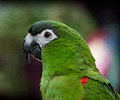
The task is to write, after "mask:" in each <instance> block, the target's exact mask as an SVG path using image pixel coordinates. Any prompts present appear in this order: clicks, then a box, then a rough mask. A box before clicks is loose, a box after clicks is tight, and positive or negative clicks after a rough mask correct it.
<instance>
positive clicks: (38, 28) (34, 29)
mask: <svg viewBox="0 0 120 100" xmlns="http://www.w3.org/2000/svg"><path fill="white" fill-rule="evenodd" d="M52 22H53V21H50V20H45V21H44V20H43V21H39V22H36V23H34V24H33V25H32V26H31V27H30V28H29V30H28V33H31V34H32V35H37V34H40V33H41V32H42V31H43V30H45V29H51V24H52Z"/></svg>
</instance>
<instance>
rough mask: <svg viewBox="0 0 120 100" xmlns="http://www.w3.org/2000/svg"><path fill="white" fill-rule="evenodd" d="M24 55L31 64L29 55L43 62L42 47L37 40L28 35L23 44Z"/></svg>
mask: <svg viewBox="0 0 120 100" xmlns="http://www.w3.org/2000/svg"><path fill="white" fill-rule="evenodd" d="M22 50H23V54H24V56H25V58H26V60H27V61H28V62H30V58H29V54H30V55H32V56H33V57H35V58H36V59H38V60H41V47H40V46H39V44H38V43H37V42H36V40H35V38H34V37H33V36H31V35H30V33H28V35H27V36H26V37H25V39H24V42H23V48H22Z"/></svg>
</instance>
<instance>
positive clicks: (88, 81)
mask: <svg viewBox="0 0 120 100" xmlns="http://www.w3.org/2000/svg"><path fill="white" fill-rule="evenodd" d="M81 83H82V86H83V89H84V93H85V96H84V97H83V100H97V99H98V100H119V94H118V93H117V92H116V90H115V89H114V88H113V87H112V85H111V84H110V83H109V81H108V80H107V79H106V78H105V77H103V76H102V75H101V74H99V73H97V72H94V71H93V72H90V71H88V72H86V75H84V76H83V78H82V79H81Z"/></svg>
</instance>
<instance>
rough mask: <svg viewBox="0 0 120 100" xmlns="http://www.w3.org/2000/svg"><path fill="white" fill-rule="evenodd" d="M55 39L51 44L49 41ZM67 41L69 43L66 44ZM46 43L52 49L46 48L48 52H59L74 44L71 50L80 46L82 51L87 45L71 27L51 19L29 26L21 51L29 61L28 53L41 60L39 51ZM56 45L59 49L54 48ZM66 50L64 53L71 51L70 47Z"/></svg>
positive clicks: (86, 48)
mask: <svg viewBox="0 0 120 100" xmlns="http://www.w3.org/2000/svg"><path fill="white" fill-rule="evenodd" d="M56 40H59V41H57V42H55V43H54V45H52V44H51V43H52V42H53V41H56ZM68 42H69V44H67V43H68ZM47 45H49V47H50V46H52V47H51V48H53V49H52V50H49V49H50V48H47V49H48V51H50V52H51V51H52V52H57V51H59V52H61V51H60V49H61V50H62V49H65V48H70V47H72V46H73V45H77V46H76V47H75V46H74V47H75V48H74V47H73V51H75V49H76V48H80V47H81V49H82V50H83V51H85V50H88V46H87V44H86V42H85V41H84V39H83V38H82V37H81V36H80V34H79V33H78V32H76V31H75V30H74V29H73V28H71V27H69V26H67V25H65V24H63V23H61V22H56V21H51V20H43V21H38V22H35V23H34V24H33V25H32V26H31V27H30V28H29V30H28V34H27V35H26V37H25V39H24V43H23V53H24V55H25V58H26V59H27V61H28V62H30V59H29V55H32V56H33V57H34V58H36V59H37V60H40V61H42V54H41V51H42V49H45V48H46V46H47ZM63 45H64V47H63ZM57 47H58V48H59V50H58V49H56V48H57ZM55 49H56V50H55ZM66 50H67V49H65V50H63V52H64V51H65V53H66V54H68V53H69V52H72V49H71V50H70V49H68V51H66ZM79 50H80V49H79ZM88 52H89V51H88ZM61 53H62V52H61ZM65 53H64V54H65ZM73 54H74V53H73ZM81 54H82V53H81Z"/></svg>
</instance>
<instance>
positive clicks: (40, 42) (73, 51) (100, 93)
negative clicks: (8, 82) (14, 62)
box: [23, 20, 119, 100]
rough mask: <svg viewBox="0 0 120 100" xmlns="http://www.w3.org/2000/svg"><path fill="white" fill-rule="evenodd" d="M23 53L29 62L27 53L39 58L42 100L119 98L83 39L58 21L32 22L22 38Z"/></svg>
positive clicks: (106, 99)
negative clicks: (101, 72) (41, 68)
mask: <svg viewBox="0 0 120 100" xmlns="http://www.w3.org/2000/svg"><path fill="white" fill-rule="evenodd" d="M23 53H24V55H25V58H26V59H27V61H28V62H30V58H29V55H32V56H33V57H34V58H36V59H37V60H39V61H42V64H43V71H42V79H41V83H40V90H41V92H42V98H43V100H119V94H118V92H117V91H116V90H115V89H114V88H113V87H112V85H111V84H110V82H109V81H108V80H107V79H106V78H105V77H103V76H102V75H101V74H100V72H99V70H98V69H97V67H96V65H95V59H94V58H93V56H92V54H91V51H90V49H89V47H88V45H87V43H86V42H85V40H84V39H83V38H82V36H81V35H80V34H79V33H78V32H77V31H76V30H74V29H73V28H71V27H69V26H67V25H65V24H63V23H61V22H56V21H51V20H43V21H38V22H35V23H34V24H33V25H32V26H31V27H30V28H29V30H28V34H27V35H26V37H25V39H24V42H23Z"/></svg>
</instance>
